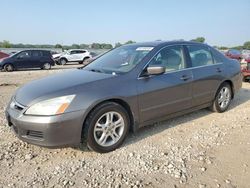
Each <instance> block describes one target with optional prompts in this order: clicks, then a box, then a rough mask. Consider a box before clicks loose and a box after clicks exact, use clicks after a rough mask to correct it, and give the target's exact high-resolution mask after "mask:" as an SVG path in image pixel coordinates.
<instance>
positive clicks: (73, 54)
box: [53, 49, 92, 65]
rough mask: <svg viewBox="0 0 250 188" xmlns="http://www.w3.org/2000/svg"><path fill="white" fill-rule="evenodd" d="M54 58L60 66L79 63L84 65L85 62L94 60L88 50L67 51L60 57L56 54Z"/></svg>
mask: <svg viewBox="0 0 250 188" xmlns="http://www.w3.org/2000/svg"><path fill="white" fill-rule="evenodd" d="M53 58H54V60H55V61H57V62H58V64H60V65H65V64H66V63H68V62H79V64H83V62H84V61H86V60H87V59H89V58H92V56H91V54H90V52H89V51H88V50H80V49H77V50H68V51H65V52H63V53H62V54H60V55H58V54H55V55H54V56H53Z"/></svg>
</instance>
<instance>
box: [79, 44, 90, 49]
mask: <svg viewBox="0 0 250 188" xmlns="http://www.w3.org/2000/svg"><path fill="white" fill-rule="evenodd" d="M80 48H81V49H85V48H89V45H88V44H80Z"/></svg>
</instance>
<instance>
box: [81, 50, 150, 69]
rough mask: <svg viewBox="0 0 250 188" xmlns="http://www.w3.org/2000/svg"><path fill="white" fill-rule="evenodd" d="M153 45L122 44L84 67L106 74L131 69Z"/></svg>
mask: <svg viewBox="0 0 250 188" xmlns="http://www.w3.org/2000/svg"><path fill="white" fill-rule="evenodd" d="M152 49H153V47H144V46H140V47H138V46H133V45H132V46H122V47H119V48H116V49H114V50H111V51H110V52H107V53H106V54H104V55H102V56H101V57H99V58H97V59H96V60H94V61H93V62H92V63H91V64H89V65H88V66H86V67H85V68H84V69H85V70H89V71H94V72H103V73H108V74H122V73H126V72H129V71H130V70H132V69H133V68H134V67H135V66H136V65H137V64H138V63H139V62H140V61H141V60H142V59H143V58H144V57H145V56H146V55H147V54H148V53H149V52H150V51H151V50H152Z"/></svg>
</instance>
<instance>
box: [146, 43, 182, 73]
mask: <svg viewBox="0 0 250 188" xmlns="http://www.w3.org/2000/svg"><path fill="white" fill-rule="evenodd" d="M149 66H162V67H164V68H165V72H170V71H175V70H180V69H183V68H185V63H184V55H183V48H182V46H171V47H166V48H163V49H162V50H161V51H160V52H158V53H157V54H156V55H155V56H154V57H153V59H152V60H151V61H150V63H149Z"/></svg>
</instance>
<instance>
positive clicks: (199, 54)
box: [187, 45, 214, 67]
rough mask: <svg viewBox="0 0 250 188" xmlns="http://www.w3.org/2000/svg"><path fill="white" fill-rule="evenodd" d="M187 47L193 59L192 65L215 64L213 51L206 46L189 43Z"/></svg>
mask: <svg viewBox="0 0 250 188" xmlns="http://www.w3.org/2000/svg"><path fill="white" fill-rule="evenodd" d="M187 48H188V51H189V55H190V58H191V61H192V67H200V66H206V65H213V64H214V62H213V58H212V55H211V52H210V50H209V49H208V48H207V47H206V46H199V45H188V46H187Z"/></svg>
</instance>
